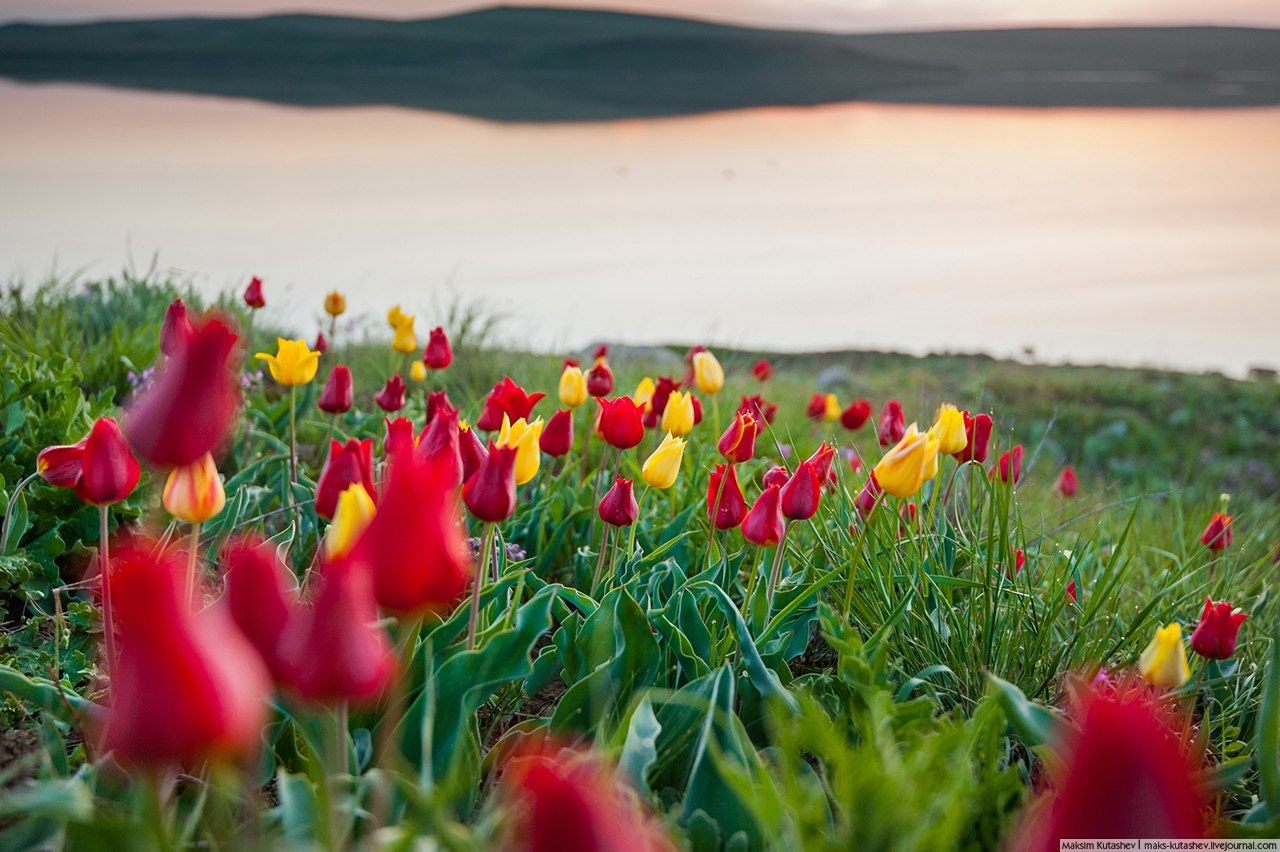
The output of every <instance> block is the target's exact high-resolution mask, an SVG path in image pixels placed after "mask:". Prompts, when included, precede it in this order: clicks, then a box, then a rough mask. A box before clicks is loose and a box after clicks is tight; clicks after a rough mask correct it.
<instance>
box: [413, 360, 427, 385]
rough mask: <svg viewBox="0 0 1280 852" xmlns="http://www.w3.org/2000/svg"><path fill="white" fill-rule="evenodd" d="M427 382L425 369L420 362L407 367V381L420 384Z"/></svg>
mask: <svg viewBox="0 0 1280 852" xmlns="http://www.w3.org/2000/svg"><path fill="white" fill-rule="evenodd" d="M426 380H427V368H426V365H424V364H423V363H422V362H421V361H414V362H413V363H412V364H410V365H409V381H411V382H417V383H419V384H421V383H422V382H425V381H426Z"/></svg>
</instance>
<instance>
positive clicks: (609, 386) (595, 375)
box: [587, 359, 613, 397]
mask: <svg viewBox="0 0 1280 852" xmlns="http://www.w3.org/2000/svg"><path fill="white" fill-rule="evenodd" d="M587 393H589V394H591V395H592V396H594V397H601V396H608V395H609V394H611V393H613V370H610V369H609V365H608V363H606V362H605V361H604V359H599V360H597V361H596V363H595V364H594V365H592V367H591V369H590V370H587Z"/></svg>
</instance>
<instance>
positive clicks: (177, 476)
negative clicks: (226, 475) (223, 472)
mask: <svg viewBox="0 0 1280 852" xmlns="http://www.w3.org/2000/svg"><path fill="white" fill-rule="evenodd" d="M163 502H164V509H165V511H166V512H168V513H169V514H170V515H173V516H174V517H175V518H179V519H181V520H184V521H186V522H187V523H190V524H202V523H204V522H205V521H207V520H209V519H210V518H212V517H213V516H215V515H217V514H218V513H219V512H221V511H222V507H223V506H224V505H226V502H227V493H226V491H224V490H223V488H222V479H221V477H219V476H218V468H217V466H216V465H214V463H213V456H211V455H209V454H208V453H205V454H204V455H203V456H202V457H201V458H200V459H198V460H197V461H194V462H192V463H191V464H189V465H187V466H185V467H175V468H174V469H173V470H172V471H170V472H169V479H168V481H166V482H165V484H164V497H163Z"/></svg>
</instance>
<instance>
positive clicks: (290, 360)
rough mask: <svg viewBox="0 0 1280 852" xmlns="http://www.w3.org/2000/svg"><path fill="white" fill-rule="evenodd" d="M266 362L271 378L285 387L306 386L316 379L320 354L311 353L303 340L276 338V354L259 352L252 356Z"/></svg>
mask: <svg viewBox="0 0 1280 852" xmlns="http://www.w3.org/2000/svg"><path fill="white" fill-rule="evenodd" d="M254 357H255V358H257V359H258V360H259V361H266V362H267V367H268V369H270V370H271V378H273V379H275V380H276V382H277V383H278V384H282V385H284V386H286V387H294V386H297V385H305V384H308V383H309V382H310V381H311V380H312V379H314V378H315V377H316V370H317V369H319V367H320V353H319V352H312V351H311V349H309V348H308V347H307V342H306V341H305V340H285V339H284V338H283V337H277V338H276V354H275V355H272V354H270V353H267V352H259V353H258V354H257V355H255V356H254Z"/></svg>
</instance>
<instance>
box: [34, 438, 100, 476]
mask: <svg viewBox="0 0 1280 852" xmlns="http://www.w3.org/2000/svg"><path fill="white" fill-rule="evenodd" d="M88 440H89V436H88V435H85V436H84V437H83V438H81V439H80V440H79V441H78V442H76V443H74V444H64V445H61V446H56V447H45V448H44V449H43V450H41V451H40V454H39V455H38V456H36V473H38V474H40V476H41V477H42V478H43V479H44V481H45V482H48V483H49V484H50V485H56V486H57V487H59V488H75V487H76V482H78V481H79V479H80V467H81V465H83V464H84V445H85V444H86V443H87V442H88Z"/></svg>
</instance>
